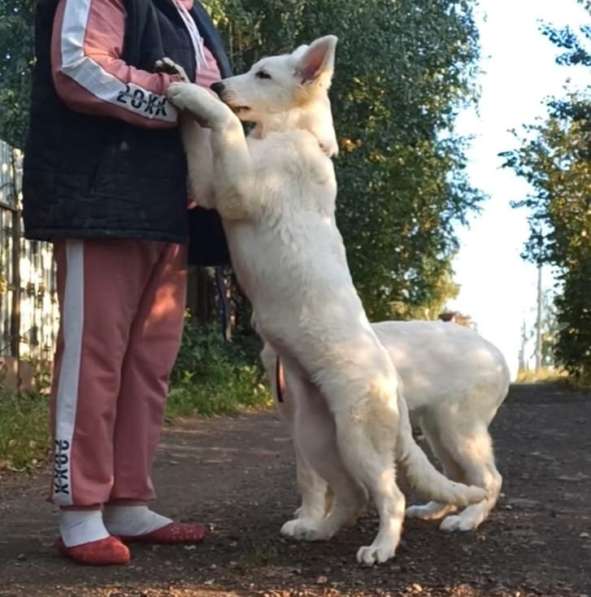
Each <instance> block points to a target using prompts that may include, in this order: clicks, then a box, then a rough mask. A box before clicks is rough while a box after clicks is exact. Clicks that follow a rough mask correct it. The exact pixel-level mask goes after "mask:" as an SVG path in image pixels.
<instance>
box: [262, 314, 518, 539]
mask: <svg viewBox="0 0 591 597" xmlns="http://www.w3.org/2000/svg"><path fill="white" fill-rule="evenodd" d="M372 327H373V328H374V330H375V331H376V333H377V335H378V338H379V339H380V340H381V342H382V344H383V345H384V347H385V348H386V350H387V351H388V353H389V355H390V358H391V359H392V362H393V363H394V366H395V367H396V370H397V371H398V373H399V375H400V378H401V380H402V388H403V394H404V399H405V400H406V403H407V404H408V408H409V410H410V414H411V419H412V420H413V422H415V423H416V424H418V425H419V426H420V428H421V430H422V431H423V433H424V434H425V437H426V438H427V441H428V442H429V445H430V447H431V449H432V451H433V453H434V454H435V456H436V457H437V458H438V459H439V460H440V462H441V464H442V465H443V470H444V472H445V474H446V475H447V476H448V477H449V478H451V479H454V480H455V481H460V482H463V483H468V484H471V485H478V486H479V487H483V488H484V489H486V491H487V494H488V495H487V497H486V498H485V499H484V500H482V501H481V502H479V503H478V504H473V505H471V506H468V507H467V508H466V509H465V510H463V511H462V512H461V513H460V514H458V515H453V514H450V513H452V512H453V511H455V510H456V506H454V505H453V504H446V503H442V502H437V501H432V502H429V503H428V504H426V505H424V506H412V507H410V508H409V509H408V510H407V511H406V515H407V516H410V517H416V518H422V519H425V520H435V519H439V518H443V521H442V523H441V527H440V528H441V529H442V530H445V531H469V530H473V529H476V528H477V527H478V526H479V525H480V524H481V523H482V522H483V521H484V520H485V519H486V518H487V517H488V515H489V513H490V511H491V510H492V509H493V507H494V505H495V503H496V501H497V499H498V496H499V493H500V491H501V485H502V477H501V475H500V473H499V471H498V470H497V467H496V464H495V458H494V452H493V447H492V439H491V437H490V434H489V432H488V427H489V425H490V423H491V421H492V420H493V418H494V416H495V414H496V412H497V410H498V408H499V407H500V405H501V404H502V402H503V400H504V399H505V397H506V395H507V390H508V388H509V382H510V376H509V370H508V367H507V364H506V362H505V359H504V357H503V355H502V354H501V352H500V351H499V350H498V349H497V348H496V347H495V346H493V345H492V344H491V343H490V342H487V341H486V340H484V338H482V337H481V336H479V335H478V334H477V333H476V332H474V331H472V330H470V329H467V328H465V327H462V326H459V325H455V324H453V323H442V322H435V321H408V322H404V321H387V322H382V323H374V324H372ZM261 358H262V361H263V364H264V365H265V369H266V372H267V377H268V378H269V381H270V385H271V388H272V390H273V393H274V394H275V396H277V397H278V396H279V394H278V391H277V383H278V380H277V370H276V366H277V355H276V354H275V352H274V351H273V349H272V348H271V347H270V346H269V345H268V344H267V345H265V347H264V348H263V351H262V353H261ZM292 383H296V384H297V383H298V382H297V380H296V381H295V382H293V381H292V380H291V379H290V376H289V373H286V375H285V384H284V388H283V399H282V400H281V401H279V400H278V406H279V411H280V413H281V415H282V416H283V418H284V420H285V421H286V422H287V424H288V425H289V427H290V430H291V432H292V436H293V439H294V445H295V450H296V460H297V480H298V489H299V491H300V494H301V497H302V505H301V507H300V508H299V509H298V512H297V515H298V517H299V518H318V517H320V518H323V517H324V516H325V515H326V513H327V510H329V509H330V499H327V495H328V494H327V490H328V487H327V484H326V482H325V481H324V479H322V478H321V477H319V476H318V475H317V474H316V473H315V471H314V469H313V468H312V467H310V466H309V465H308V463H307V462H306V460H305V459H304V458H302V457H301V447H300V446H301V444H302V442H304V441H305V439H306V438H305V437H299V436H298V428H297V426H296V425H295V421H296V418H297V417H301V416H302V414H301V411H302V409H307V408H309V407H310V400H309V398H307V397H302V396H301V395H300V394H299V393H294V392H292V390H291V386H292ZM304 416H309V415H304ZM321 424H322V421H319V422H318V423H317V425H321ZM325 425H326V429H325V431H324V433H325V434H328V433H332V432H333V429H332V428H331V426H330V424H329V423H326V422H325ZM448 514H450V515H449V516H446V515H448ZM444 517H445V518H444Z"/></svg>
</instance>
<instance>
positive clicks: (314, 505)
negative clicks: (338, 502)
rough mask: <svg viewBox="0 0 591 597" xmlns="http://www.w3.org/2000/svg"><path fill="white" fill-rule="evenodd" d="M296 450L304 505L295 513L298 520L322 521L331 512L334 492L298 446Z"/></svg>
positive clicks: (298, 481)
mask: <svg viewBox="0 0 591 597" xmlns="http://www.w3.org/2000/svg"><path fill="white" fill-rule="evenodd" d="M295 449H296V474H297V483H298V491H299V493H300V496H301V498H302V503H301V505H300V506H299V508H298V509H297V510H296V512H295V515H296V518H307V519H310V520H315V519H316V520H321V519H322V518H324V517H325V515H326V514H327V512H329V510H330V506H331V501H332V497H331V496H332V491H331V490H329V488H328V484H327V483H326V481H325V480H324V479H323V478H322V477H321V476H320V475H319V474H318V473H317V472H316V471H315V470H314V468H313V467H312V466H310V464H309V463H308V462H307V460H306V459H305V458H304V456H303V454H302V449H301V448H299V447H298V446H297V445H296V446H295Z"/></svg>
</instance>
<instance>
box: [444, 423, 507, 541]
mask: <svg viewBox="0 0 591 597" xmlns="http://www.w3.org/2000/svg"><path fill="white" fill-rule="evenodd" d="M444 441H446V443H447V449H448V451H450V452H452V453H453V457H454V460H455V461H456V463H457V465H458V466H459V467H461V469H462V471H463V476H464V479H465V481H466V483H470V484H473V485H477V486H479V487H483V488H484V489H486V491H487V497H486V498H485V499H484V500H482V501H481V502H478V503H477V504H472V505H470V506H468V507H467V508H466V509H464V510H463V511H462V512H460V513H459V514H456V515H452V516H447V517H446V518H444V519H443V521H442V523H441V525H440V527H439V528H440V529H441V530H443V531H471V530H474V529H476V528H478V526H479V525H480V524H482V522H484V520H486V518H487V517H488V515H489V514H490V512H491V510H492V509H493V508H494V506H495V504H496V502H497V500H498V498H499V494H500V492H501V486H502V484H503V478H502V476H501V474H500V473H499V471H498V470H497V467H496V464H495V458H494V452H493V447H492V439H491V437H490V434H489V432H488V429H487V428H486V427H485V426H478V427H476V428H474V429H472V430H471V431H469V432H461V433H457V432H454V433H453V434H452V436H451V437H450V438H447V439H444Z"/></svg>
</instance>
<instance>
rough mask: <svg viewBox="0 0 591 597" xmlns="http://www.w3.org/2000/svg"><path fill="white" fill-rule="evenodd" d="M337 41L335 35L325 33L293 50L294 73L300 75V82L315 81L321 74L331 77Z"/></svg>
mask: <svg viewBox="0 0 591 597" xmlns="http://www.w3.org/2000/svg"><path fill="white" fill-rule="evenodd" d="M337 41H338V38H337V37H336V35H326V36H325V37H320V38H319V39H317V40H316V41H314V42H312V43H311V44H310V45H309V46H307V47H306V46H302V47H300V48H298V49H297V50H296V51H295V52H294V54H295V57H296V60H297V63H296V73H297V75H298V76H299V77H301V80H302V83H304V84H305V83H312V82H315V81H317V80H318V79H319V78H320V77H321V76H322V75H327V76H328V77H329V78H331V77H332V73H333V71H334V56H335V50H336V47H337Z"/></svg>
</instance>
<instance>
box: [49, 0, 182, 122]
mask: <svg viewBox="0 0 591 597" xmlns="http://www.w3.org/2000/svg"><path fill="white" fill-rule="evenodd" d="M125 18H126V11H125V7H124V3H123V0H60V2H59V4H58V7H57V11H56V14H55V19H54V23H53V31H52V41H51V65H52V74H53V81H54V85H55V88H56V92H57V94H58V96H59V97H60V98H61V99H62V101H63V102H64V103H65V104H66V105H67V106H68V107H69V108H71V109H72V110H76V111H78V112H84V113H86V114H93V115H96V116H109V117H112V118H118V119H120V120H124V121H126V122H129V123H131V124H134V125H137V126H141V127H146V128H170V127H173V126H176V124H177V112H176V110H175V108H174V107H173V106H172V105H171V103H170V102H169V101H168V99H167V97H166V95H165V92H166V89H167V88H168V86H169V85H170V83H171V82H172V81H175V80H177V77H175V76H171V75H167V74H162V73H150V72H147V71H143V70H140V69H137V68H134V67H132V66H130V65H129V64H126V63H125V62H124V61H123V60H122V59H121V55H122V49H123V39H124V36H125Z"/></svg>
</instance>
